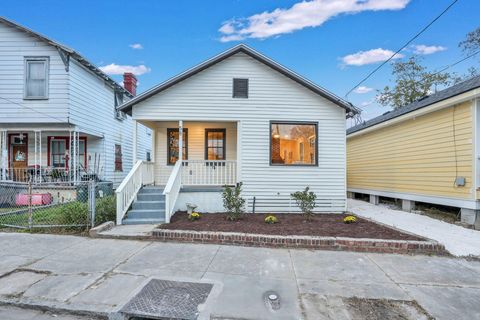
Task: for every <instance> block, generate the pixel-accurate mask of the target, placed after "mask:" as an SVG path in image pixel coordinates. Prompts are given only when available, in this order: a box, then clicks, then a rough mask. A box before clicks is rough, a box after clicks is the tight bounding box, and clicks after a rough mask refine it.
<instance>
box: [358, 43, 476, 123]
mask: <svg viewBox="0 0 480 320" xmlns="http://www.w3.org/2000/svg"><path fill="white" fill-rule="evenodd" d="M479 53H480V50H478V51H475V52H473V53H471V54H469V55H468V56H466V57H464V58H462V59H460V60H458V61H455V62H453V63H451V64H449V65H446V66H445V67H443V68H441V69H440V70H438V71H435V72H434V73H432V74H431V75H432V76H434V75H437V74H439V73H441V72H443V71H445V70H447V69H450V68H451V67H454V66H456V65H457V64H460V63H462V62H464V61H465V60H468V59H470V58H472V57H474V56H476V55H477V54H479ZM425 81H427V80H420V81H415V82H414V83H413V84H421V83H423V82H425ZM373 103H375V100H373V101H371V102H369V103H368V104H367V105H365V106H364V107H367V106H369V105H371V104H373ZM360 109H361V108H360ZM362 122H363V121H362V119H361V115H360V114H359V117H358V118H356V119H355V125H357V124H360V123H362Z"/></svg>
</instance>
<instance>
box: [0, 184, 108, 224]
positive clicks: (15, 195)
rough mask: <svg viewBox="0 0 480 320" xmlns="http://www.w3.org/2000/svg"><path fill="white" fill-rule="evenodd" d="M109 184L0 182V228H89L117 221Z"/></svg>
mask: <svg viewBox="0 0 480 320" xmlns="http://www.w3.org/2000/svg"><path fill="white" fill-rule="evenodd" d="M115 204H116V202H115V195H114V192H113V185H112V183H110V182H98V181H88V182H80V183H77V184H75V185H72V184H69V183H62V182H56V183H53V182H48V183H33V182H29V183H18V182H15V183H13V182H0V228H20V229H35V228H68V229H75V228H78V229H82V228H83V229H88V228H90V227H92V226H95V225H97V224H99V223H102V222H104V221H108V220H114V219H115Z"/></svg>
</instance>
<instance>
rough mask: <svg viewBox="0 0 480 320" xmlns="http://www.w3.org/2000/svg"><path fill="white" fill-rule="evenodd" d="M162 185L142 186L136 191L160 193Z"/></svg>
mask: <svg viewBox="0 0 480 320" xmlns="http://www.w3.org/2000/svg"><path fill="white" fill-rule="evenodd" d="M163 189H164V188H162V187H143V188H142V189H140V190H139V191H138V193H141V194H145V193H162V192H163Z"/></svg>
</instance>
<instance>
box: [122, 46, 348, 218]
mask: <svg viewBox="0 0 480 320" xmlns="http://www.w3.org/2000/svg"><path fill="white" fill-rule="evenodd" d="M119 110H121V111H123V112H126V113H128V114H131V115H132V117H133V119H134V120H136V121H138V122H139V123H142V124H144V125H146V126H148V127H150V128H151V129H152V130H153V132H154V143H153V146H154V147H153V151H152V155H153V158H152V161H153V163H149V164H147V163H140V162H139V163H138V166H136V167H135V168H134V170H133V171H132V172H131V174H130V175H129V177H127V178H126V179H125V180H124V181H123V182H122V185H121V186H120V187H119V188H118V189H117V195H118V201H119V202H118V204H117V210H118V212H117V213H118V216H117V223H121V222H122V218H123V217H124V214H125V213H126V212H127V211H128V207H129V206H130V204H131V203H132V202H134V207H133V210H132V211H130V212H128V214H127V221H126V222H127V223H128V220H129V219H131V220H133V221H131V222H132V223H141V222H142V219H143V218H145V219H146V218H148V219H156V220H152V221H155V222H158V221H163V219H164V217H163V214H164V212H165V211H166V216H165V220H166V221H167V222H168V221H169V218H170V215H171V214H172V213H173V212H175V211H176V210H178V209H181V210H185V209H186V203H188V202H192V203H194V204H196V205H198V208H197V210H199V211H201V212H214V211H222V210H223V207H222V200H221V191H222V187H223V186H224V185H235V184H236V183H238V182H242V183H243V196H244V197H245V198H246V200H247V203H248V208H247V209H248V211H256V212H260V211H273V212H282V211H283V212H290V211H296V208H295V203H294V202H293V201H292V199H291V197H290V194H291V193H292V192H295V191H299V190H303V189H304V188H305V187H306V186H309V187H310V188H311V190H312V191H313V192H315V193H316V194H317V209H316V210H317V211H321V212H343V211H345V210H346V182H345V181H346V178H345V172H346V169H345V162H346V160H345V157H346V156H345V152H346V151H345V129H346V128H345V127H346V121H345V119H346V118H348V117H350V116H352V115H353V114H354V113H356V109H355V108H354V107H353V106H352V105H351V104H350V103H348V102H347V101H344V100H342V99H341V98H339V97H337V96H336V95H334V94H332V93H330V92H328V91H327V90H325V89H323V88H321V87H319V86H317V85H316V84H314V83H312V82H311V81H308V80H307V79H305V78H303V77H301V76H299V75H298V74H296V73H294V72H292V71H291V70H288V69H287V68H285V67H283V66H281V65H280V64H278V63H277V62H275V61H273V60H271V59H269V58H268V57H266V56H264V55H262V54H260V53H258V52H257V51H255V50H253V49H251V48H249V47H247V46H245V45H243V44H241V45H238V46H235V47H233V48H231V49H229V50H227V51H225V52H223V53H221V54H219V55H217V56H215V57H213V58H211V59H209V60H207V61H205V62H203V63H201V64H199V65H197V66H195V67H193V68H191V69H189V70H187V71H185V72H183V73H181V74H179V75H178V76H176V77H174V78H172V79H170V80H167V81H165V82H163V83H161V84H159V85H158V86H155V87H153V88H152V89H150V90H147V91H146V92H144V93H142V94H141V95H138V96H137V97H135V98H133V99H132V100H130V101H128V102H126V103H124V104H123V105H122V106H120V107H119ZM179 159H182V161H180V160H179ZM142 168H145V169H147V170H142ZM150 174H151V175H150ZM147 183H154V184H155V185H156V186H157V190H156V191H155V188H152V187H149V188H147V190H144V191H143V192H142V191H140V192H141V194H142V196H141V197H140V198H139V197H136V196H137V192H139V190H140V188H141V186H142V185H145V184H147ZM146 192H149V193H151V194H153V195H156V196H153V195H150V196H148V195H145V193H146ZM162 194H163V196H165V197H166V199H165V208H163V203H164V202H163V201H164V199H163V196H162ZM155 197H156V198H155ZM135 198H136V199H137V201H136V202H135ZM145 200H149V201H155V200H157V202H158V204H159V206H162V210H161V211H158V210H156V211H155V210H154V209H153V207H152V208H150V213H151V214H150V215H147V214H146V212H142V210H144V211H145V210H147V211H148V210H149V209H148V208H149V207H148V206H147V203H143V202H144V201H145ZM138 202H140V203H138Z"/></svg>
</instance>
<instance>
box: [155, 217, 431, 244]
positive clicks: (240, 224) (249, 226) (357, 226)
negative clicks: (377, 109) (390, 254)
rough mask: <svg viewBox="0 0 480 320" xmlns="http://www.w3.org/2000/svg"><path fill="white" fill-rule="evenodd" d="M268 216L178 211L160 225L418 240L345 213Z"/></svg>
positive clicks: (208, 229)
mask: <svg viewBox="0 0 480 320" xmlns="http://www.w3.org/2000/svg"><path fill="white" fill-rule="evenodd" d="M266 216H267V214H258V213H257V214H252V213H247V214H245V215H244V216H243V217H242V219H241V220H238V221H228V220H226V218H225V214H223V213H206V214H202V217H201V219H200V220H197V221H189V220H188V215H187V213H186V212H177V213H175V214H174V215H173V216H172V218H171V219H170V223H167V224H162V225H160V226H159V228H161V229H168V230H191V231H213V232H239V233H251V234H266V235H297V236H319V237H348V238H369V239H387V240H417V241H424V240H425V239H424V238H420V237H416V236H413V235H410V234H407V233H403V232H400V231H398V230H395V229H391V228H388V227H386V226H383V225H379V224H377V223H374V222H371V221H368V220H365V219H362V218H360V217H357V223H353V224H345V223H344V222H343V218H344V217H346V215H344V214H333V213H331V214H316V215H315V216H314V217H313V218H312V219H311V220H310V221H305V218H304V217H303V216H302V215H300V214H292V213H291V214H275V216H276V217H277V218H278V221H279V222H278V223H275V224H267V223H265V222H264V219H265V217H266Z"/></svg>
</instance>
